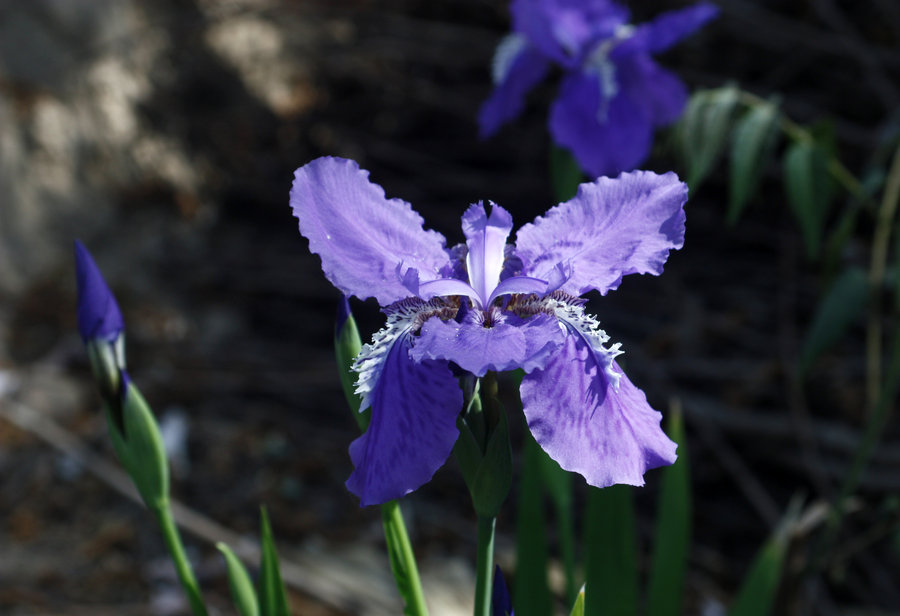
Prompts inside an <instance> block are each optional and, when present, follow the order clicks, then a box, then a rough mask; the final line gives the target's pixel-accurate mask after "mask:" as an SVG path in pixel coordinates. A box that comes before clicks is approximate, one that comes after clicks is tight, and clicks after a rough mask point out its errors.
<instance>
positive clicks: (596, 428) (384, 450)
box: [290, 158, 688, 505]
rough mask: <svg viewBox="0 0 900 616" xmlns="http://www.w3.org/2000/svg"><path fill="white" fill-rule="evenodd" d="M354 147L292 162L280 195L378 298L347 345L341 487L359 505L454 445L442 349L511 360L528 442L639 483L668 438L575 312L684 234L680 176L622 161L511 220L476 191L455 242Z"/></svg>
mask: <svg viewBox="0 0 900 616" xmlns="http://www.w3.org/2000/svg"><path fill="white" fill-rule="evenodd" d="M368 175H369V174H368V172H367V171H364V170H362V169H360V168H359V166H358V165H357V164H356V163H355V162H354V161H351V160H345V159H339V158H319V159H317V160H314V161H312V162H311V163H309V164H307V165H305V166H304V167H301V168H300V169H298V170H297V171H296V173H295V176H294V184H293V188H292V189H291V199H290V200H291V207H292V209H293V212H294V216H296V217H297V219H298V221H299V226H300V233H301V234H303V236H304V237H306V238H307V239H308V240H309V249H310V251H311V252H314V253H316V254H318V255H319V256H320V257H321V259H322V269H323V271H324V273H325V276H326V277H327V278H328V279H329V280H330V281H331V283H332V284H334V285H335V286H336V287H337V288H338V289H339V290H340V291H341V292H343V293H344V294H345V295H348V296H349V295H354V296H356V297H358V298H361V299H366V298H369V297H374V298H375V299H377V300H378V303H379V304H380V305H381V306H382V307H383V311H384V312H385V314H386V315H387V324H386V326H385V327H384V328H383V329H382V330H381V331H379V332H378V333H376V334H375V336H374V338H373V340H372V343H371V344H368V345H365V346H364V347H363V349H362V351H361V352H360V354H359V356H358V357H357V359H356V362H355V365H354V370H356V372H358V373H359V379H358V382H357V393H358V394H360V395H361V396H362V405H361V407H360V408H361V409H365V408H367V407H369V406H371V409H372V416H371V423H370V425H369V428H368V430H367V431H366V433H365V434H363V435H362V436H361V437H360V438H359V439H357V440H356V441H354V442H353V443H352V445H351V446H350V456H351V458H352V461H353V464H354V466H355V470H354V472H353V474H352V475H351V476H350V478H349V479H348V481H347V487H348V488H349V489H350V491H352V492H353V493H354V494H356V495H358V496H359V497H360V500H361V504H362V505H370V504H377V503H383V502H385V501H388V500H390V499H394V498H399V497H401V496H403V495H404V494H407V493H408V492H411V491H412V490H415V489H416V488H418V487H419V486H421V485H422V484H424V483H425V482H427V481H428V480H429V479H430V478H431V477H432V475H433V474H434V472H435V471H436V470H437V469H438V468H440V467H441V465H443V463H444V461H445V460H446V459H447V457H448V456H449V454H450V452H451V450H452V448H453V445H454V442H455V441H456V438H457V435H458V430H457V427H456V418H457V416H458V415H459V413H460V411H461V407H462V403H463V396H462V393H461V391H460V388H459V386H458V382H457V378H456V377H455V376H454V372H453V371H452V370H451V367H450V365H451V363H452V364H455V365H456V366H458V367H459V368H461V369H462V370H465V371H467V372H469V373H471V374H473V375H475V376H479V377H480V376H484V374H485V373H487V372H488V371H503V370H513V369H516V368H522V369H523V370H524V371H525V373H526V374H525V377H524V379H523V380H522V385H521V388H520V394H521V399H522V404H523V407H524V412H525V417H526V419H527V421H528V426H529V428H530V429H531V432H532V434H533V435H534V437H535V439H537V442H538V443H539V444H540V445H541V447H543V448H544V450H545V451H546V452H547V453H548V454H549V455H550V457H552V458H553V459H554V460H556V461H557V462H558V463H559V464H560V465H561V466H562V467H563V468H564V469H566V470H570V471H575V472H578V473H580V474H581V475H583V476H584V477H585V479H586V480H587V482H588V483H589V484H591V485H594V486H598V487H605V486H609V485H612V484H616V483H624V484H630V485H643V483H644V479H643V474H644V471H646V470H648V469H651V468H655V467H658V466H662V465H665V464H671V463H672V462H674V460H675V444H674V443H673V442H672V441H670V440H669V439H668V438H667V437H666V435H665V434H664V433H663V432H662V430H661V429H660V426H659V422H660V417H661V416H660V414H659V413H658V412H656V411H654V410H653V409H652V408H651V407H650V406H649V405H648V404H647V399H646V397H645V396H644V394H643V392H641V390H640V389H638V388H637V387H635V386H634V385H633V384H632V383H631V381H630V380H629V379H628V377H626V376H625V375H624V374H623V373H622V371H621V369H620V368H619V367H618V365H617V363H616V361H615V357H616V356H617V355H619V354H620V351H619V345H618V344H613V345H610V344H609V337H608V336H607V335H606V333H605V332H604V331H603V330H602V329H600V325H599V323H598V321H597V319H596V318H594V317H593V316H591V315H589V314H587V313H586V312H585V311H584V300H582V299H580V297H579V296H580V295H582V294H584V293H586V292H588V291H590V290H597V291H599V292H600V293H602V294H605V293H606V292H607V291H609V290H611V289H615V288H616V287H618V285H619V283H620V282H621V280H622V276H624V275H626V274H644V273H650V274H659V273H660V272H661V271H662V268H663V264H664V262H665V260H666V258H667V257H668V254H669V251H670V250H672V249H677V248H680V247H681V246H682V244H683V240H684V209H683V207H684V203H685V201H686V200H687V193H688V189H687V186H686V185H685V184H684V183H683V182H680V181H679V180H678V178H677V177H676V176H675V174H674V173H667V174H665V175H657V174H655V173H652V172H649V171H635V172H632V173H623V174H622V175H620V176H619V177H618V178H616V179H611V178H599V179H598V180H596V181H595V182H593V183H590V184H582V185H581V186H580V188H579V190H578V194H577V195H576V196H575V197H574V198H572V199H571V200H569V201H567V202H565V203H562V204H560V205H558V206H556V207H554V208H552V209H551V210H550V211H549V212H548V213H547V214H546V215H545V216H543V217H538V218H537V219H536V220H535V221H534V222H533V223H530V224H527V225H525V226H524V227H521V228H520V229H519V230H518V232H517V233H516V241H515V244H507V239H508V238H509V235H510V232H511V231H512V228H513V223H512V217H511V216H510V214H509V213H508V212H507V211H506V210H504V209H503V208H502V207H500V206H498V205H495V204H493V203H491V204H490V212H488V211H487V210H486V209H485V207H484V205H483V204H482V203H477V204H475V205H472V206H471V207H469V208H468V209H467V210H466V212H465V213H464V214H463V216H462V229H463V234H464V235H465V238H466V243H465V244H462V245H458V246H456V247H453V248H450V249H447V248H446V247H445V244H446V240H445V239H444V237H443V236H442V235H441V234H439V233H437V232H435V231H431V230H425V229H424V228H423V220H422V218H421V217H420V216H419V215H418V214H417V213H416V212H415V211H413V209H412V208H411V207H410V205H409V204H408V203H406V202H404V201H401V200H399V199H387V198H386V197H385V195H384V190H383V189H382V188H381V187H380V186H378V185H376V184H373V183H372V182H370V181H369V179H368Z"/></svg>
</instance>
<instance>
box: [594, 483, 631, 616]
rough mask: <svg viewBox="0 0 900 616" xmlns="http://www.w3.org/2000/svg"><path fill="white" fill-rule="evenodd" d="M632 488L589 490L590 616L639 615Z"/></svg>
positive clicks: (619, 486) (612, 487)
mask: <svg viewBox="0 0 900 616" xmlns="http://www.w3.org/2000/svg"><path fill="white" fill-rule="evenodd" d="M631 491H632V488H631V486H624V485H614V486H610V487H608V488H603V489H599V488H589V489H588V501H587V514H586V520H585V538H586V541H585V548H586V550H587V553H586V555H585V578H586V579H585V605H584V607H585V610H584V613H585V615H586V616H601V615H603V616H633V615H634V614H637V613H638V570H637V540H636V537H635V527H634V502H633V501H632V492H631Z"/></svg>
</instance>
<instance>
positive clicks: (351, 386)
mask: <svg viewBox="0 0 900 616" xmlns="http://www.w3.org/2000/svg"><path fill="white" fill-rule="evenodd" d="M361 348H362V341H361V340H360V338H359V329H358V328H357V327H356V319H354V318H353V313H352V312H350V304H349V303H348V302H347V298H346V297H341V301H340V303H339V304H338V315H337V320H336V321H335V325H334V356H335V360H336V361H337V366H338V374H339V375H340V377H341V387H342V388H343V390H344V398H345V399H346V400H347V404H348V405H349V406H350V410H351V411H352V412H353V418H354V419H355V420H356V423H357V424H358V425H359V429H360V430H361V431H362V432H365V431H366V428H368V427H369V417H370V415H371V411H370V410H369V409H366V410H365V411H363V412H362V413H360V412H359V403H360V398H359V396H358V395H357V394H356V373H355V372H353V370H352V369H351V368H352V366H353V360H354V359H355V358H356V356H357V355H359V350H360V349H361Z"/></svg>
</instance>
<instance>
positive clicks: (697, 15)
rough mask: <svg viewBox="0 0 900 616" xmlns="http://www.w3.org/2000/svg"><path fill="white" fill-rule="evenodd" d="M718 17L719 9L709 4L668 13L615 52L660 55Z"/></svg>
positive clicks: (663, 14) (642, 26) (648, 25)
mask: <svg viewBox="0 0 900 616" xmlns="http://www.w3.org/2000/svg"><path fill="white" fill-rule="evenodd" d="M718 14H719V7H717V6H716V5H714V4H712V3H709V2H698V3H697V4H695V5H693V6H688V7H685V8H683V9H676V10H674V11H667V12H665V13H662V14H660V15H658V16H657V17H656V18H655V19H654V20H653V21H648V22H647V23H645V24H641V25H639V26H637V28H635V31H634V33H633V34H632V35H631V37H629V39H628V40H626V41H625V42H623V43H622V44H621V45H620V46H619V47H618V49H616V52H615V53H618V54H628V53H634V52H641V51H643V52H646V53H660V52H663V51H666V50H667V49H669V48H670V47H672V46H673V45H675V44H676V43H678V42H679V41H681V40H682V39H684V38H686V37H688V36H690V35H691V34H693V33H694V32H695V31H697V30H699V29H700V28H702V27H703V26H704V25H706V23H707V22H709V21H710V20H712V19H714V18H715V17H716V16H717V15H718Z"/></svg>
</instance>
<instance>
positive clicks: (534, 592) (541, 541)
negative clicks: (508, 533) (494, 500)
mask: <svg viewBox="0 0 900 616" xmlns="http://www.w3.org/2000/svg"><path fill="white" fill-rule="evenodd" d="M523 450H524V451H523V453H522V456H523V461H522V472H521V479H520V486H519V503H518V511H517V516H518V517H517V524H516V578H515V586H514V587H513V606H515V608H516V615H517V616H546V615H547V614H550V613H552V610H553V600H552V597H551V595H550V587H549V586H548V584H547V558H548V557H547V520H546V513H545V512H544V495H543V493H542V491H541V458H540V455H541V453H543V452H542V451H541V448H540V446H539V445H538V444H537V443H536V442H535V440H534V438H532V436H531V434H530V433H528V434H527V436H526V437H525V439H524V442H523Z"/></svg>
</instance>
